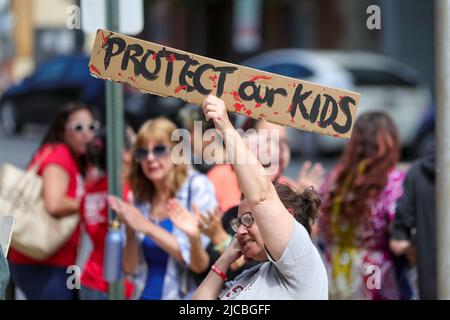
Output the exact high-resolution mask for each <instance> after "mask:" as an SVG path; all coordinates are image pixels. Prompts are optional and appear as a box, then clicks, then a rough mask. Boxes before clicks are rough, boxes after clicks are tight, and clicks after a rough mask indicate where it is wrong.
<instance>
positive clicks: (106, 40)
mask: <svg viewBox="0 0 450 320" xmlns="http://www.w3.org/2000/svg"><path fill="white" fill-rule="evenodd" d="M102 38H103V44H105V45H106V44H107V43H108V37H105V35H104V34H103V32H102Z"/></svg>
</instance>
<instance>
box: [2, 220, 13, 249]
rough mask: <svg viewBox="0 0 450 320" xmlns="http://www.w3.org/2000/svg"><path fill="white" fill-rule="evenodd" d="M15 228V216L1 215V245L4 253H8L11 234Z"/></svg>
mask: <svg viewBox="0 0 450 320" xmlns="http://www.w3.org/2000/svg"><path fill="white" fill-rule="evenodd" d="M13 229H14V217H13V216H1V217H0V247H1V250H2V251H3V255H4V256H5V257H6V256H7V255H8V249H9V245H10V243H11V236H12V233H13Z"/></svg>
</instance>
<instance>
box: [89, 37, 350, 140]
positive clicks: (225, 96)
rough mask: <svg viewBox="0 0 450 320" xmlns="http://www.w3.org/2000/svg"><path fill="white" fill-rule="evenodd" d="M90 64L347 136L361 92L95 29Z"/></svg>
mask: <svg viewBox="0 0 450 320" xmlns="http://www.w3.org/2000/svg"><path fill="white" fill-rule="evenodd" d="M89 70H90V72H91V74H92V75H93V76H95V77H98V78H102V79H107V80H112V81H116V82H126V83H128V84H130V85H132V86H133V87H135V88H137V89H139V90H141V91H142V92H146V93H153V94H157V95H161V96H172V97H178V98H181V99H183V100H185V101H188V102H191V103H194V104H198V105H201V104H202V102H203V99H204V98H205V97H206V96H207V95H208V94H214V95H216V96H217V97H219V98H221V99H222V100H224V101H225V103H226V105H227V109H228V110H229V111H232V112H237V113H241V114H244V115H246V116H248V117H251V118H255V119H258V118H264V119H266V120H267V121H270V122H273V123H277V124H281V125H286V126H290V127H294V128H298V129H301V130H305V131H313V132H318V133H321V134H327V135H331V136H335V137H343V138H348V137H350V134H351V131H352V127H353V123H354V121H355V115H356V107H357V105H358V102H359V94H356V93H353V92H349V91H344V90H340V89H335V88H330V87H326V86H321V85H319V84H314V83H311V82H307V81H302V80H298V79H294V78H288V77H284V76H280V75H276V74H273V73H269V72H264V71H260V70H256V69H251V68H247V67H244V66H239V65H235V64H231V63H226V62H222V61H218V60H214V59H210V58H206V57H203V56H200V55H197V54H192V53H188V52H184V51H181V50H177V49H172V48H169V47H165V46H161V45H158V44H155V43H151V42H147V41H143V40H139V39H135V38H132V37H128V36H124V35H121V34H118V33H114V32H111V31H107V30H98V31H97V36H96V40H95V43H94V47H93V49H92V54H91V59H90V62H89Z"/></svg>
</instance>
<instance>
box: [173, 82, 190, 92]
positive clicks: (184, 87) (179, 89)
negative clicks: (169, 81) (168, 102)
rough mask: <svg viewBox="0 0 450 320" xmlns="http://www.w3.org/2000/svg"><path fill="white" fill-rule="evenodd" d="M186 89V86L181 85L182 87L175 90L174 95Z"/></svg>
mask: <svg viewBox="0 0 450 320" xmlns="http://www.w3.org/2000/svg"><path fill="white" fill-rule="evenodd" d="M186 89H187V84H183V85H182V86H178V87H177V88H176V89H175V93H178V92H180V91H181V90H186Z"/></svg>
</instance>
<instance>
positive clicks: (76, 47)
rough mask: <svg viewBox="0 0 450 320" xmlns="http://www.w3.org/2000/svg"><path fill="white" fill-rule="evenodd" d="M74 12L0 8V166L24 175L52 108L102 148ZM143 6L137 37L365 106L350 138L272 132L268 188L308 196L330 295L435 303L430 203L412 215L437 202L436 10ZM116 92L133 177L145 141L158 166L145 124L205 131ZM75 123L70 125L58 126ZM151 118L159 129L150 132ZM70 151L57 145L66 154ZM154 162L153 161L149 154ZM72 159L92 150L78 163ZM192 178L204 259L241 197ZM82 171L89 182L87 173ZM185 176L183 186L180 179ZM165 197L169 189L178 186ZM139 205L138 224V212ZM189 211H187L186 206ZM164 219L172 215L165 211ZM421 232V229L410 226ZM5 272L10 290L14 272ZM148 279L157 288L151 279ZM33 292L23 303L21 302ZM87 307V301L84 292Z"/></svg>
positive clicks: (151, 100)
mask: <svg viewBox="0 0 450 320" xmlns="http://www.w3.org/2000/svg"><path fill="white" fill-rule="evenodd" d="M71 5H80V1H75V0H73V1H71V0H0V29H1V32H0V133H1V134H0V146H1V147H0V163H3V162H10V163H14V164H15V165H17V166H20V167H22V168H25V167H26V166H27V165H28V164H29V163H30V159H32V158H33V156H36V155H37V154H39V152H36V151H37V150H39V151H40V152H42V150H43V148H44V147H45V145H46V144H47V143H49V142H52V141H51V140H48V132H49V130H50V129H48V128H49V127H50V128H52V124H51V122H50V120H51V118H52V117H53V116H54V115H56V114H58V113H60V112H66V120H65V121H66V124H70V123H72V124H75V125H73V126H71V127H70V128H69V129H71V130H73V131H74V133H76V132H78V133H79V134H81V133H82V134H85V135H86V136H85V137H84V138H83V139H85V140H86V141H88V142H89V143H91V142H92V141H100V140H101V137H100V138H99V137H98V134H99V133H101V131H102V130H101V128H103V127H104V125H105V118H106V117H105V81H103V80H99V79H95V78H93V77H91V76H90V75H89V70H88V67H87V66H88V60H89V54H90V49H91V47H92V44H93V41H94V38H93V37H94V35H93V34H88V33H84V32H83V30H76V29H69V28H68V26H67V22H68V19H69V18H70V11H68V8H69V7H70V6H71ZM370 5H377V6H378V7H379V8H380V10H381V11H380V13H381V16H380V17H381V25H380V26H381V28H380V29H370V28H368V25H367V19H368V18H369V17H370V14H369V13H367V12H366V10H367V8H368V7H369V6H370ZM143 10H144V27H143V30H142V32H141V33H139V34H136V35H134V36H136V37H138V38H141V39H145V40H148V41H152V42H156V43H159V44H163V45H167V46H171V47H174V48H177V49H181V50H186V51H188V52H194V53H197V54H201V55H204V56H207V57H210V58H215V59H219V60H223V61H227V62H232V63H236V64H240V65H245V66H249V67H252V68H256V69H261V70H265V71H269V72H273V73H278V74H281V75H285V76H289V77H293V78H298V79H302V80H307V81H311V82H316V83H319V84H323V85H327V86H332V87H337V88H342V89H346V90H350V91H354V92H357V93H359V94H361V100H360V104H359V107H358V111H357V115H358V116H359V117H360V119H359V120H358V122H357V124H356V125H355V129H354V132H353V137H352V139H351V140H350V141H346V140H342V139H339V138H334V137H329V136H322V135H318V134H312V133H307V132H301V131H299V130H295V129H291V128H286V129H280V128H275V129H276V130H280V133H281V136H282V138H283V139H282V143H280V150H281V155H282V157H284V158H283V160H282V161H284V162H283V165H282V166H281V171H280V172H278V173H277V175H276V176H274V177H273V180H274V181H284V182H287V183H291V184H293V185H295V186H296V188H298V189H301V190H303V189H304V188H306V187H308V186H310V185H312V186H314V187H315V188H316V189H317V190H319V191H320V194H321V200H322V210H323V211H322V215H321V218H319V220H318V221H317V222H316V223H315V224H314V225H313V232H312V237H313V239H314V241H315V242H316V244H317V246H318V247H319V248H321V252H322V253H323V258H324V259H325V260H326V261H328V263H327V266H328V269H329V270H328V271H329V276H330V278H329V279H330V297H332V298H336V299H351V298H360V299H361V298H362V299H419V298H423V299H434V298H436V292H435V290H436V288H435V286H436V284H435V281H436V279H435V277H436V271H435V268H436V265H435V263H434V262H433V261H434V260H435V252H433V250H435V249H434V247H433V243H432V244H431V245H430V246H428V250H427V249H425V248H426V245H425V243H424V241H427V239H428V237H429V236H430V235H431V234H433V232H434V229H435V226H434V204H433V206H432V207H431V204H430V205H429V206H424V207H425V208H423V207H422V202H421V201H422V199H419V198H422V197H424V198H426V199H423V201H434V200H433V199H432V198H433V197H432V196H431V195H432V194H431V195H429V194H428V193H426V191H421V190H417V188H419V187H423V188H424V187H425V186H427V187H428V186H429V187H430V188H431V187H432V188H434V156H433V155H434V149H433V140H434V130H435V126H434V123H435V107H434V105H435V103H434V100H435V99H434V90H435V83H434V48H435V42H434V26H433V19H434V11H433V10H434V1H425V0H423V1H414V2H411V1H407V0H395V1H390V0H377V1H375V0H374V1H369V0H336V1H328V0H316V1H311V0H278V1H276V0H233V1H231V0H230V1H227V0H197V1H194V0H177V1H176V0H167V1H165V0H144V1H143ZM124 92H125V94H124V110H125V121H126V123H127V125H128V129H127V133H128V134H127V135H126V136H127V143H125V147H126V148H125V149H126V150H125V151H124V154H125V155H124V160H125V163H127V164H128V166H129V167H127V166H125V167H126V168H128V169H129V170H131V172H133V165H138V164H139V163H141V162H142V161H143V158H145V156H149V155H148V150H147V153H146V154H144V155H142V154H141V153H142V150H141V153H139V150H140V149H142V148H148V147H149V145H151V147H152V148H153V156H154V157H155V158H156V157H157V153H158V150H159V149H158V148H156V147H158V146H159V147H161V146H160V145H161V144H164V143H165V144H166V145H170V143H169V142H168V141H167V136H163V137H159V136H158V138H155V137H154V136H152V132H155V130H157V129H155V128H159V130H160V131H161V132H165V134H166V135H167V134H169V133H170V132H171V131H173V130H174V128H176V127H181V128H186V129H188V130H192V124H193V121H195V120H200V121H203V125H204V128H208V127H211V124H208V123H207V122H206V121H205V120H204V119H203V116H202V113H201V109H200V108H197V107H195V106H192V105H189V104H185V103H184V102H183V101H181V100H178V99H175V98H163V97H158V96H155V95H151V94H142V93H141V92H139V91H138V90H136V89H134V88H133V87H131V86H129V85H124ZM74 101H77V103H78V104H79V105H78V107H75V108H74V107H73V105H72V108H69V109H68V108H67V106H68V103H70V102H74ZM85 105H86V106H89V108H84V107H83V106H85ZM64 106H65V107H64ZM63 108H66V109H64V110H63ZM80 112H81V113H80ZM83 112H84V113H83ZM80 114H81V115H80ZM72 116H73V117H75V118H73V119H75V120H73V119H72V120H73V121H72V122H70V119H71V117H72ZM161 116H164V117H165V118H167V119H169V120H170V121H171V123H160V122H158V121H161V120H155V121H154V122H150V123H149V122H148V120H149V119H155V118H158V117H161ZM94 119H95V120H96V121H97V122H94ZM233 120H234V122H235V125H236V126H237V127H241V128H246V129H248V128H261V127H264V126H265V125H267V124H265V123H259V124H258V123H255V122H254V121H253V122H252V121H249V120H248V119H246V118H243V117H235V118H233ZM74 121H75V122H74ZM53 124H54V123H53ZM76 124H81V127H80V126H79V128H77V126H76ZM84 124H86V126H84ZM89 124H90V126H88V125H89ZM83 126H84V127H83ZM172 126H173V127H172ZM269 127H270V129H274V128H273V127H271V126H270V125H269ZM66 129H67V128H66ZM69 129H67V130H69ZM55 130H56V129H55ZM69 131H70V130H69ZM133 132H134V133H133ZM46 133H47V134H46ZM136 134H137V139H136ZM95 137H97V138H95ZM67 139H69V138H67V136H65V138H64V139H61V140H54V141H53V142H55V141H57V142H60V143H66V144H68V145H69V147H70V146H71V142H70V141H69V140H67ZM76 139H81V138H80V137H78V138H76ZM99 139H100V140H99ZM103 139H105V137H103ZM41 142H42V143H41ZM100 144H101V143H100ZM103 145H105V143H104V141H103ZM169 147H170V146H169ZM160 149H161V148H160ZM100 151H101V150H100ZM100 151H99V152H100ZM103 151H104V150H103ZM163 151H164V150H159V152H160V154H161V155H163V154H164V152H163ZM200 151H201V150H200ZM83 152H88V150H85V151H82V152H81V151H80V154H82V153H83ZM128 153H129V154H128ZM144 153H145V152H144ZM75 158H76V157H75ZM34 159H35V158H34ZM76 160H77V159H76ZM78 160H79V159H78ZM78 160H77V161H78ZM78 163H79V162H78ZM93 165H96V166H100V167H101V165H99V164H98V163H93ZM410 168H411V169H410ZM101 169H102V168H101ZM103 169H104V168H103ZM196 169H197V170H198V171H200V172H202V173H205V174H207V177H208V178H209V181H210V182H208V183H211V185H212V186H213V188H212V189H211V190H215V193H214V192H213V193H211V194H209V193H208V192H209V191H208V190H207V191H204V192H206V194H207V195H208V197H211V203H209V202H208V201H206V200H205V199H203V200H202V201H205V202H208V203H203V207H202V208H200V210H201V211H205V210H206V209H209V210H210V211H211V214H210V215H209V216H208V215H207V217H208V219H209V220H208V221H203V223H204V224H205V225H209V226H210V228H209V229H208V228H206V229H205V230H203V231H202V234H203V236H204V238H205V239H208V238H209V240H211V244H214V245H210V246H209V247H208V250H207V252H208V254H209V257H210V259H212V260H213V259H214V258H213V257H216V258H215V259H217V252H220V251H221V250H223V247H224V246H225V243H226V242H227V241H229V237H230V235H232V234H233V230H232V228H231V227H230V225H229V222H230V220H231V218H232V217H233V215H234V216H235V215H236V212H234V211H233V208H234V207H235V206H236V204H238V202H239V197H240V192H239V186H237V185H236V183H237V182H236V180H233V178H232V170H231V169H230V168H229V167H226V166H225V167H222V166H212V167H211V166H206V167H205V166H199V167H197V168H196ZM136 170H137V169H136ZM173 170H177V169H176V168H173ZM179 170H181V169H179ZM421 170H423V172H422V171H421ZM189 172H190V171H189ZM80 173H82V174H83V175H84V177H85V178H86V177H87V175H86V172H81V171H80ZM129 174H130V173H129ZM124 176H128V175H127V174H126V173H125V174H124ZM185 176H186V177H188V178H187V181H190V179H189V177H190V176H191V174H190V173H185ZM146 177H147V179H148V180H149V181H152V178H151V177H149V176H148V175H146ZM230 177H231V178H230ZM91 178H92V177H91ZM133 179H134V180H133V181H129V187H130V189H131V191H132V193H133V194H134V195H135V196H136V192H138V190H140V188H141V187H142V185H145V183H144V182H143V184H141V185H139V183H138V182H136V181H135V180H137V179H138V178H136V176H134V178H133ZM230 179H231V180H230ZM234 179H235V178H234ZM415 179H419V180H418V181H419V182H416V180H415ZM420 179H422V180H420ZM144 180H145V179H144ZM96 183H99V182H98V181H97V182H96ZM102 183H105V181H103V182H102ZM186 183H188V184H189V183H190V182H186ZM428 183H429V185H428ZM93 185H95V186H96V187H97V188H98V187H99V185H98V184H93ZM418 186H419V187H418ZM176 187H177V188H180V189H176V188H175V186H174V188H175V189H176V190H178V191H179V192H181V191H182V190H183V188H184V187H185V188H188V189H189V187H186V186H184V187H183V186H182V185H176ZM100 188H101V187H100ZM156 189H157V188H156ZM419 189H420V188H419ZM94 190H95V188H94ZM176 190H175V191H176ZM180 190H181V191H180ZM428 190H430V189H428ZM433 190H434V189H433ZM97 191H98V190H97ZM154 191H155V190H154ZM157 191H158V190H156V191H155V192H156V193H155V194H158V193H157ZM232 191H234V194H233V192H232ZM230 192H231V194H229V193H230ZM138 193H139V192H138ZM175 193H176V192H175ZM88 194H89V193H87V194H86V195H85V196H86V197H87V196H88ZM224 194H227V196H226V197H224ZM233 195H234V196H235V197H234V198H233ZM72 196H74V195H72ZM236 197H237V199H236ZM86 199H87V198H86ZM142 199H146V198H145V197H143V198H142ZM142 199H137V200H142ZM134 200H136V199H134ZM166 200H167V199H166ZM83 201H85V200H83ZM105 201H106V200H105ZM161 201H162V202H164V201H163V200H161ZM198 201H200V200H198ZM138 202H139V201H138ZM141 202H142V201H141ZM150 202H151V201H150ZM216 202H217V203H218V204H219V209H217V210H214V208H215V206H214V205H212V203H216ZM82 203H85V202H82ZM135 205H136V207H137V208H140V210H141V212H147V211H148V210H149V209H142V208H141V207H140V206H139V205H138V203H137V202H135ZM199 205H200V206H202V205H201V204H199ZM185 207H186V209H189V210H190V211H192V210H193V209H192V208H188V207H189V204H188V205H186V206H185ZM146 210H147V211H146ZM174 210H175V209H174ZM230 210H231V213H230ZM421 210H422V211H421ZM424 210H425V211H426V212H425V213H424ZM75 211H77V210H75ZM216 211H217V212H216ZM233 212H234V213H233ZM417 212H419V213H417ZM225 213H226V214H225ZM147 214H148V212H147ZM421 215H422V216H421ZM160 218H161V219H162V220H164V219H163V218H168V215H167V213H166V215H164V214H162V215H161V217H160ZM421 219H423V220H421ZM221 220H222V221H221ZM418 221H422V222H423V223H422V224H421V226H422V227H420V228H419V227H417V223H418ZM424 221H425V222H424ZM155 223H156V224H160V223H161V221H159V220H158V221H157V222H155ZM173 223H174V224H175V222H173ZM222 223H223V226H221V224H222ZM130 225H132V223H130ZM177 227H179V229H180V230H183V227H182V226H178V225H177ZM161 228H165V229H166V230H172V229H171V228H172V227H168V226H165V227H161ZM86 229H89V228H86ZM131 229H132V228H131ZM135 231H136V230H135ZM84 232H85V236H84V237H82V239H83V240H82V241H81V243H82V246H81V250H80V253H79V254H78V258H77V259H78V260H77V261H78V264H80V265H83V264H84V263H86V260H89V259H90V258H89V257H90V252H91V250H92V247H94V248H95V247H96V244H95V237H94V238H92V237H89V236H86V234H88V235H90V236H92V234H89V233H90V232H94V231H92V230H87V231H84ZM180 237H181V238H182V236H180ZM93 239H94V243H92V242H93ZM186 239H187V238H186ZM186 239H185V241H187V240H186ZM147 240H148V239H147ZM153 240H154V239H153ZM145 241H146V240H145V239H144V240H142V242H140V244H141V245H142V246H143V248H144V250H148V252H147V253H146V254H148V255H149V256H151V255H156V256H157V257H158V259H160V258H161V257H162V256H163V255H162V253H161V252H158V253H155V251H154V250H155V247H159V248H163V250H162V251H164V254H166V258H167V255H168V256H169V257H171V253H170V250H166V249H167V247H166V245H165V244H161V243H159V242H158V241H156V240H155V241H153V242H152V243H150V242H148V243H146V242H145ZM148 241H150V240H148ZM207 242H208V240H205V241H204V242H203V244H206V243H207ZM191 245H192V243H191ZM146 246H147V247H146ZM412 249H415V250H412ZM152 250H153V251H152ZM417 250H418V252H417ZM425 251H426V252H425ZM144 252H145V251H144ZM191 256H192V253H191ZM91 258H92V257H91ZM13 260H14V261H13V262H14V263H15V264H21V263H22V264H27V263H29V261H28V260H26V259H22V258H20V257H19V258H18V256H17V255H16V257H15V258H13ZM63 260H64V259H63ZM241 263H242V264H243V262H241ZM371 265H375V266H378V267H379V268H380V269H381V274H382V277H381V279H382V280H381V286H382V288H381V289H379V288H378V289H377V288H367V287H368V286H367V283H368V282H367V281H368V279H369V278H370V275H368V274H367V267H368V266H371ZM165 266H166V265H165V264H163V266H161V269H164V268H165ZM134 267H135V266H134ZM240 267H242V265H237V266H235V269H234V270H240ZM244 267H245V266H244ZM191 269H192V268H191ZM194 269H195V270H196V271H198V272H196V273H197V274H202V272H200V271H204V270H203V268H202V267H200V266H195V267H194ZM166 270H167V272H169V270H170V268H169V267H167V269H166ZM417 270H418V271H417ZM12 271H13V274H14V272H15V274H16V280H17V281H18V282H20V281H21V279H23V278H21V277H20V270H19V271H18V269H17V268H16V270H14V268H13V269H12ZM191 271H192V270H191ZM21 272H22V273H23V272H24V270H22V271H21ZM163 275H164V273H163ZM155 277H157V278H158V279H159V280H158V281H160V282H161V281H162V280H161V275H157V276H155ZM193 278H195V277H193ZM91 280H92V279H91ZM369 280H370V279H369ZM22 281H23V280H22ZM158 281H156V282H158ZM180 281H181V280H180ZM86 283H87V284H92V286H94V287H95V289H98V291H102V290H103V291H104V293H105V292H106V288H105V287H104V284H103V283H102V284H101V285H99V283H98V281H95V280H94V281H91V282H89V279H88V281H87V282H86ZM86 283H85V284H86ZM147 285H150V284H149V283H148V282H147V283H146V284H144V287H145V288H144V293H143V295H142V296H141V297H140V298H145V297H146V296H145V295H146V294H147V297H149V298H152V297H153V298H155V297H156V298H164V297H170V295H167V296H164V294H163V293H161V292H159V293H155V292H150V291H148V290H147V291H146V289H148V288H147V287H146V286H147ZM152 285H156V286H159V287H161V286H162V284H161V283H159V284H155V283H153V284H152ZM98 286H100V288H102V290H100V289H99V287H98ZM362 287H363V289H361V288H362ZM369 287H370V286H369ZM375 287H376V286H375ZM13 288H14V281H13V283H12V285H11V286H10V290H9V297H10V298H12V297H16V298H24V297H26V296H27V294H26V293H24V292H23V290H22V291H20V290H19V291H16V292H14V290H13ZM22 289H23V288H22ZM91 289H92V288H91ZM160 289H161V288H160ZM366 289H367V290H366ZM419 289H420V290H419ZM130 290H131V289H130ZM161 290H162V289H161ZM25 291H26V290H25ZM31 291H33V290H31ZM32 294H35V292H33V293H29V297H31V296H32ZM130 295H131V293H129V294H128V296H130ZM33 297H36V296H33ZM37 297H38V296H37ZM88 297H93V295H92V292H91V295H88ZM97 297H98V296H97ZM103 297H104V298H105V296H103ZM177 297H178V296H177Z"/></svg>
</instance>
